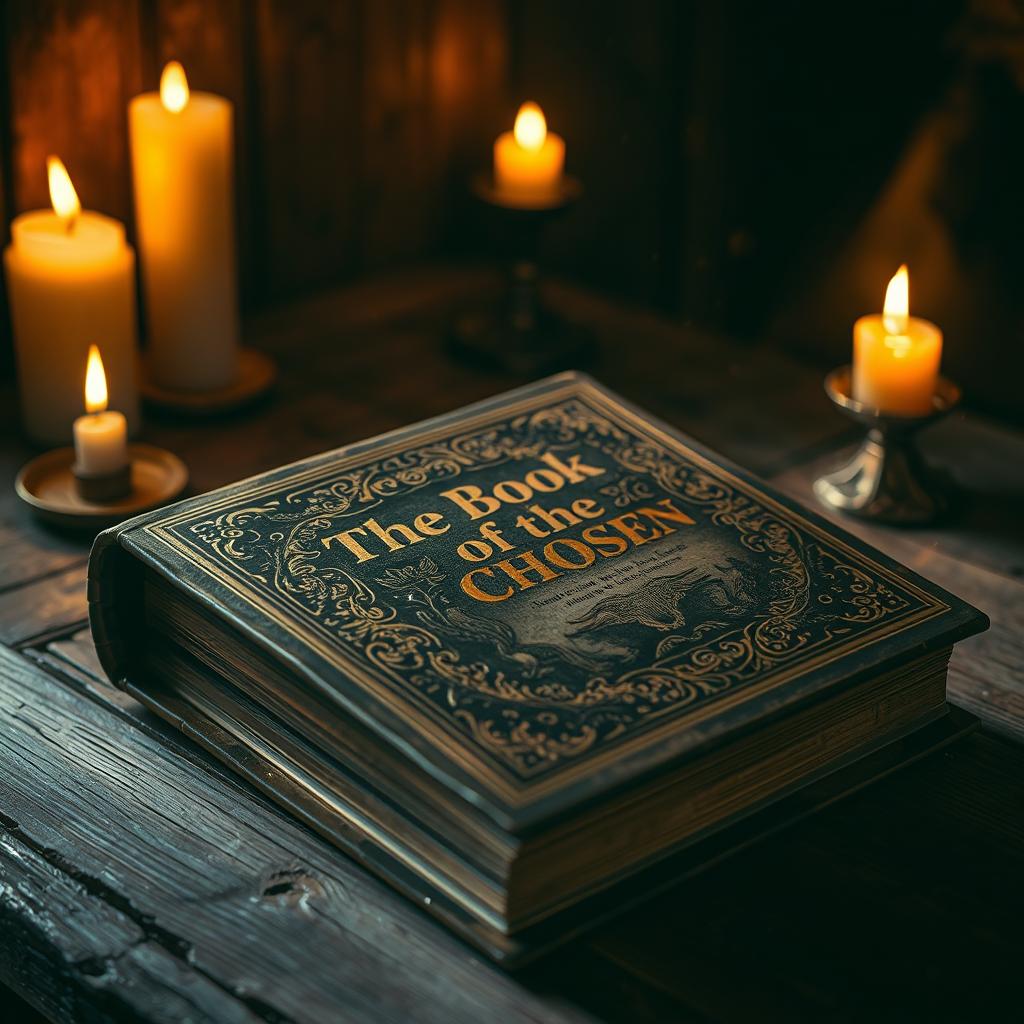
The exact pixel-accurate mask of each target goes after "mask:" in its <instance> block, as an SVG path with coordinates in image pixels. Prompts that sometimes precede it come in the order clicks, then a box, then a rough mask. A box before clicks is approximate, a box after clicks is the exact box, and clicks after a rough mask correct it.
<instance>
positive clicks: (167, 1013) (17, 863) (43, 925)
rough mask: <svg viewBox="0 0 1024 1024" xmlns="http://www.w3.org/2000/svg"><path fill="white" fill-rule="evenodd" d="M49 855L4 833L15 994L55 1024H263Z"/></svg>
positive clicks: (7, 969)
mask: <svg viewBox="0 0 1024 1024" xmlns="http://www.w3.org/2000/svg"><path fill="white" fill-rule="evenodd" d="M47 853H49V851H38V850H34V849H32V848H31V847H30V846H27V845H26V844H24V843H23V842H22V841H21V839H20V838H19V835H18V831H17V829H16V828H15V829H13V830H8V829H7V828H6V827H5V826H3V825H0V921H2V923H3V931H4V939H3V942H2V945H3V948H4V953H5V955H4V957H3V958H2V959H0V981H2V982H3V983H4V984H5V985H7V986H9V987H10V988H13V989H14V990H15V991H17V992H20V993H23V994H24V995H26V996H27V997H28V998H30V999H31V1001H32V1003H33V1004H34V1005H35V1006H36V1007H38V1008H39V1009H40V1010H41V1011H42V1012H44V1013H45V1014H46V1015H47V1016H49V1017H50V1018H51V1019H52V1020H75V1021H82V1022H85V1021H94V1020H109V1019H111V1018H113V1019H122V1018H125V1017H129V1016H130V1017H132V1018H135V1017H142V1018H144V1019H146V1020H149V1021H166V1022H168V1024H170V1022H177V1021H181V1020H185V1019H189V1020H195V1021H210V1022H213V1021H224V1022H229V1021H230V1022H233V1024H242V1022H256V1021H259V1020H261V1018H260V1017H258V1016H257V1015H255V1014H254V1013H252V1012H251V1011H250V1010H249V1009H248V1008H247V1007H246V1006H245V1004H244V1002H243V1001H242V1000H240V999H239V998H238V997H236V996H234V995H232V994H231V993H228V992H225V991H224V990H223V989H221V988H220V987H218V986H217V985H216V984H215V983H214V982H212V981H210V980H209V979H208V978H206V977H204V976H203V975H202V974H201V973H199V972H198V971H196V970H194V969H193V968H192V967H190V966H189V965H188V964H187V963H186V962H185V960H184V959H183V958H182V956H181V953H180V951H179V950H169V949H167V948H165V947H164V946H163V945H161V943H160V941H159V939H158V938H157V937H156V936H154V935H151V934H148V933H147V927H146V922H144V921H142V922H140V921H137V920H134V919H133V918H132V917H130V916H129V915H128V914H126V913H124V912H123V911H121V910H119V909H118V908H117V907H116V906H115V905H114V904H113V903H111V902H108V901H107V900H106V899H105V898H104V894H103V892H102V889H101V888H100V891H97V886H96V885H93V886H92V887H91V888H90V887H89V886H88V885H87V884H85V883H83V882H80V881H78V880H77V879H75V878H74V877H73V876H72V875H71V874H69V873H68V872H67V871H66V870H65V868H64V867H63V866H62V865H61V864H60V863H59V858H56V857H54V856H53V855H52V853H50V859H47ZM54 861H57V863H54Z"/></svg>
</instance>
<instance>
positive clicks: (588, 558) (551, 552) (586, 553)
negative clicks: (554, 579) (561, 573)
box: [544, 537, 597, 569]
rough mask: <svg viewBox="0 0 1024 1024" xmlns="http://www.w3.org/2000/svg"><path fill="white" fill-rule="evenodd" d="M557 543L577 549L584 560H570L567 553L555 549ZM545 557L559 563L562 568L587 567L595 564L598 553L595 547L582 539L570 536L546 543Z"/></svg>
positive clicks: (552, 562) (551, 561) (572, 549)
mask: <svg viewBox="0 0 1024 1024" xmlns="http://www.w3.org/2000/svg"><path fill="white" fill-rule="evenodd" d="M556 544H564V545H565V546H566V547H567V548H569V549H570V550H571V551H575V552H576V553H577V554H579V555H582V556H583V561H582V562H570V561H569V559H568V558H566V557H565V555H560V554H559V553H558V552H557V551H556V550H555V545H556ZM544 557H545V558H546V559H547V560H548V561H549V562H550V563H551V564H552V565H557V566H558V567H559V568H560V569H586V567H587V566H588V565H593V564H594V559H595V558H597V553H596V552H595V551H594V549H593V548H589V547H587V545H586V544H584V543H583V542H582V541H579V540H570V539H569V538H568V537H563V538H560V539H559V540H553V541H552V542H551V543H550V544H545V545H544Z"/></svg>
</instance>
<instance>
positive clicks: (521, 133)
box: [512, 103, 548, 153]
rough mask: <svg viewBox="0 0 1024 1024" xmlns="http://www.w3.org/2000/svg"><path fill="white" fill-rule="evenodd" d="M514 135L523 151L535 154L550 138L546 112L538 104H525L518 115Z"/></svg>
mask: <svg viewBox="0 0 1024 1024" xmlns="http://www.w3.org/2000/svg"><path fill="white" fill-rule="evenodd" d="M512 134H513V135H514V136H515V139H516V142H517V143H518V144H519V145H520V146H521V147H522V148H523V149H528V150H530V152H532V153H535V152H536V151H537V150H538V149H540V148H541V146H543V145H544V140H545V139H546V138H547V137H548V123H547V121H545V120H544V111H543V110H541V109H540V107H538V106H537V104H536V103H524V104H523V105H522V106H521V107H520V108H519V113H518V114H516V123H515V127H514V128H513V129H512Z"/></svg>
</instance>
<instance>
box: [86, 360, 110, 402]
mask: <svg viewBox="0 0 1024 1024" xmlns="http://www.w3.org/2000/svg"><path fill="white" fill-rule="evenodd" d="M106 407H107V375H106V374H105V373H104V372H103V360H102V359H101V358H100V350H99V349H98V348H97V347H96V346H95V345H90V346H89V359H88V361H87V362H86V364H85V411H86V412H89V413H93V412H103V410H104V409H106Z"/></svg>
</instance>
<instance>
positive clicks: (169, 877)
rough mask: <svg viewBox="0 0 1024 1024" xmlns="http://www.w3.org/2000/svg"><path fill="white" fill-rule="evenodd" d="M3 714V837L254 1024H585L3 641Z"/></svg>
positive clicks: (241, 790) (253, 800) (255, 801)
mask: <svg viewBox="0 0 1024 1024" xmlns="http://www.w3.org/2000/svg"><path fill="white" fill-rule="evenodd" d="M0 722H2V729H0V774H2V776H3V777H4V778H5V779H7V780H9V786H8V788H7V791H6V792H5V794H4V797H3V800H4V808H3V814H4V815H5V818H6V820H7V822H8V830H11V829H16V830H17V838H18V839H19V840H20V841H21V842H23V843H24V844H26V845H28V846H29V847H31V848H32V849H35V850H36V851H37V852H40V853H43V855H44V857H45V858H46V859H47V861H48V862H49V863H51V864H54V865H57V866H62V865H67V866H69V868H70V867H71V866H73V869H72V870H73V873H74V875H75V877H76V878H77V880H79V881H80V882H82V883H83V884H85V885H86V887H87V888H89V887H92V888H93V889H95V890H96V891H101V892H103V893H104V894H105V897H104V898H105V899H106V901H107V902H111V901H113V902H114V903H115V905H120V907H121V908H122V910H123V912H124V913H125V915H127V916H128V917H129V918H130V919H132V920H135V921H136V922H137V923H140V922H146V927H147V928H148V929H149V931H150V934H151V935H152V936H153V941H156V942H157V943H158V945H159V946H160V947H161V948H163V949H164V950H166V951H167V952H168V953H170V954H172V955H173V956H174V957H175V958H176V959H177V960H178V961H180V962H182V963H183V964H187V965H189V966H190V967H192V968H193V969H194V970H195V972H197V973H198V974H199V975H200V976H202V977H205V978H207V979H210V980H211V981H213V982H214V983H215V984H216V985H217V986H218V987H219V988H222V989H224V990H225V991H227V992H229V993H232V994H233V995H234V996H235V997H236V998H237V999H239V1000H240V1001H241V1002H242V1003H245V1004H248V1005H249V1006H250V1007H257V1008H258V1012H259V1015H260V1016H264V1017H267V1016H268V1015H271V1016H272V1015H273V1014H278V1015H280V1016H281V1017H284V1018H285V1019H287V1020H292V1021H310V1022H320V1021H323V1020H325V1019H330V1018H331V1017H332V1015H334V1014H336V1013H338V1011H339V1009H340V1008H344V1012H345V1013H346V1014H348V1015H349V1016H350V1018H351V1019H353V1020H359V1019H380V1020H407V1019H409V1018H410V1017H413V1016H414V1017H415V1018H416V1019H417V1020H420V1021H438V1022H446V1024H447V1022H455V1021H466V1022H472V1024H476V1022H478V1021H480V1020H485V1019H488V1020H508V1021H513V1020H550V1021H558V1020H583V1019H586V1014H583V1013H581V1012H578V1011H575V1010H573V1009H572V1008H571V1007H565V1008H564V1009H563V1008H561V1007H558V1006H557V1005H556V1002H555V1001H554V1000H551V999H545V998H544V997H543V996H537V995H534V994H532V993H530V992H529V991H528V990H526V989H524V988H523V987H522V986H520V985H518V984H517V983H516V982H514V981H513V980H512V979H510V978H508V977H506V976H504V975H502V974H501V972H499V971H498V970H497V969H496V968H494V967H492V966H490V965H488V964H484V963H482V962H481V961H480V960H479V959H478V958H477V957H475V956H474V955H473V954H472V953H471V952H470V951H468V950H467V949H466V948H465V947H463V946H462V945H461V944H460V943H459V942H458V941H457V940H455V939H454V938H452V937H451V936H449V935H448V934H447V933H446V932H445V931H444V930H443V929H441V928H440V927H438V926H436V925H434V924H433V923H431V922H430V921H429V920H428V919H427V918H426V917H425V916H424V915H421V914H420V913H419V912H418V911H416V909H415V908H413V907H411V906H409V905H408V904H407V903H406V902H405V901H404V900H402V899H401V897H399V896H397V895H396V894H394V893H392V892H391V891H389V890H388V889H387V888H386V887H385V886H383V885H381V884H379V883H377V882H375V881H373V880H372V879H371V878H369V876H367V875H365V874H364V873H363V872H362V871H360V870H359V869H358V868H356V867H355V866H354V865H352V864H351V862H349V861H348V860H347V859H346V858H345V857H344V856H343V855H341V854H339V853H337V852H336V851H334V850H332V849H330V848H329V847H328V846H327V845H326V844H325V843H323V842H321V841H319V840H317V839H316V838H315V837H313V836H312V835H311V834H309V833H307V832H306V831H305V830H303V829H302V828H300V827H299V826H298V825H296V824H293V823H292V822H291V821H290V820H288V819H287V818H286V817H284V816H283V815H282V814H280V813H279V812H277V811H276V810H275V809H273V808H271V807H269V806H268V805H266V804H265V803H264V802H263V801H262V800H260V799H259V798H258V797H256V796H255V795H254V794H252V793H251V792H249V791H248V790H247V789H246V788H245V787H243V786H241V785H239V784H235V783H233V782H227V781H224V780H222V779H218V778H211V777H210V776H209V774H208V773H207V772H206V771H205V770H204V769H203V767H202V766H201V765H200V764H197V763H196V762H195V761H193V760H190V759H186V758H183V757H180V756H175V755H174V754H173V753H170V752H169V751H167V750H166V749H165V748H164V747H163V746H162V745H161V744H160V743H159V742H157V741H156V740H154V739H153V738H152V737H150V736H147V735H146V734H145V733H143V732H141V731H140V730H138V729H135V728H133V727H131V726H129V725H127V724H126V723H124V722H123V721H119V720H118V719H117V718H115V717H114V716H112V715H111V714H109V713H108V712H106V711H104V710H103V709H101V708H99V707H97V706H96V705H95V704H92V703H91V702H83V701H82V700H80V699H78V698H76V697H75V696H74V695H73V694H72V693H70V692H69V691H67V690H66V689H64V688H62V687H61V686H60V685H59V684H58V683H56V682H55V681H53V680H52V679H50V678H49V677H47V676H45V675H43V674H42V673H41V672H40V671H39V670H38V669H37V668H35V667H34V666H32V665H31V664H30V663H29V662H27V661H26V660H25V659H24V658H22V657H21V656H20V655H17V654H14V653H12V652H6V651H2V650H0ZM44 851H45V853H44ZM7 934H8V933H6V932H5V933H4V938H6V936H7ZM2 941H3V939H0V942H2ZM316 950H319V951H321V953H324V952H325V951H327V950H330V953H329V955H318V954H317V953H315V952H314V951H316ZM384 978H386V979H387V984H383V983H382V979H384ZM284 979H287V982H286V983H283V980H284Z"/></svg>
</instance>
